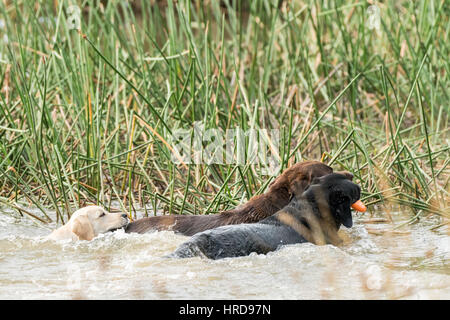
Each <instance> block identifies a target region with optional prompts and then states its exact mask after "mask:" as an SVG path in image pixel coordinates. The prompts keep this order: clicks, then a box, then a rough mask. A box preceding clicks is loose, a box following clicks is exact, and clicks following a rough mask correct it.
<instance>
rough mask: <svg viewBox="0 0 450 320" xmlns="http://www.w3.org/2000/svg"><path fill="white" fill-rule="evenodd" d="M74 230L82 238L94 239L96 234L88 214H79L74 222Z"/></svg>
mask: <svg viewBox="0 0 450 320" xmlns="http://www.w3.org/2000/svg"><path fill="white" fill-rule="evenodd" d="M72 232H73V233H74V234H76V235H77V237H78V239H80V240H92V239H93V238H94V236H95V234H94V229H93V228H92V225H91V222H90V221H89V219H88V217H86V216H79V217H77V218H76V219H75V220H74V221H73V222H72Z"/></svg>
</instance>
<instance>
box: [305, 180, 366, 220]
mask: <svg viewBox="0 0 450 320" xmlns="http://www.w3.org/2000/svg"><path fill="white" fill-rule="evenodd" d="M360 194H361V188H360V187H359V186H358V185H357V184H355V183H353V182H352V181H351V180H350V179H349V177H348V176H346V175H345V174H341V173H332V174H329V175H326V176H323V177H320V178H314V179H313V181H312V182H311V185H310V186H309V187H308V189H307V190H306V191H305V192H304V194H303V196H304V197H306V198H307V199H308V201H312V202H315V203H316V204H317V206H318V208H319V210H320V212H321V214H322V215H323V214H324V213H326V212H328V213H331V216H332V217H333V218H334V221H335V223H336V226H337V228H339V226H340V225H341V224H343V225H344V226H345V227H347V228H350V227H351V226H352V225H353V220H352V213H351V211H350V209H351V206H352V204H354V203H355V202H356V201H358V200H359V197H360Z"/></svg>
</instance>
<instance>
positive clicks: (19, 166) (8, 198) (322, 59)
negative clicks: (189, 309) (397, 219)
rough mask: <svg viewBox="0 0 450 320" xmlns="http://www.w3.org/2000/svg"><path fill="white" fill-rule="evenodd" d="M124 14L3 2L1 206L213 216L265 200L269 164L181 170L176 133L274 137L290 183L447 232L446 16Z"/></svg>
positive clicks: (195, 5) (299, 7)
mask: <svg viewBox="0 0 450 320" xmlns="http://www.w3.org/2000/svg"><path fill="white" fill-rule="evenodd" d="M70 4H76V5H78V7H79V8H80V9H81V13H82V18H81V28H80V30H79V31H78V30H74V29H70V26H71V25H70V19H69V16H70V13H69V14H68V12H67V9H68V6H69V5H70ZM132 4H133V5H127V2H125V1H113V0H111V1H105V2H100V1H94V0H85V1H76V2H75V1H72V3H70V1H36V2H30V1H20V0H16V1H3V2H2V3H1V4H0V19H1V20H0V39H3V40H2V41H0V54H1V57H0V58H1V59H0V74H1V83H0V90H1V98H0V154H1V156H0V202H1V203H2V204H4V205H8V206H11V207H13V208H16V209H17V210H21V209H20V208H26V206H28V205H31V206H35V207H37V208H39V209H40V210H41V211H42V217H37V218H39V219H41V220H43V221H47V220H50V217H49V216H48V215H47V214H46V210H48V208H53V209H54V210H56V211H57V216H58V219H60V220H61V221H65V220H66V219H67V217H68V215H69V214H70V212H71V210H72V209H73V208H77V207H79V206H83V205H85V204H86V203H92V202H94V203H100V204H103V205H105V206H106V207H110V206H111V202H112V201H118V203H119V206H120V207H121V209H122V210H126V211H128V212H129V213H130V216H134V215H135V210H136V207H137V206H145V211H146V213H147V214H153V212H154V211H155V210H158V209H161V208H162V209H163V210H165V211H166V212H167V213H181V214H208V213H212V212H216V211H218V210H221V209H226V208H229V207H232V206H235V205H237V204H239V203H241V202H243V201H245V200H246V199H248V198H250V197H251V196H253V195H255V194H258V193H262V192H264V190H265V188H266V187H267V186H268V184H269V183H270V181H271V179H273V177H270V176H266V175H263V174H261V167H260V166H259V165H252V164H246V165H237V164H224V165H218V164H212V165H207V164H176V163H175V162H174V161H173V160H172V158H171V153H172V146H171V142H170V141H171V140H170V136H171V133H172V132H173V131H174V130H177V129H180V128H184V129H189V130H191V132H192V130H193V129H192V128H193V124H194V122H198V123H200V124H201V125H202V126H203V127H204V128H205V129H209V128H221V129H222V130H226V129H233V128H237V127H240V128H242V129H243V130H249V129H279V130H280V140H281V145H280V161H281V170H282V169H284V168H286V167H289V166H290V165H292V164H293V163H296V162H299V161H303V160H305V159H316V160H319V159H323V161H324V162H326V163H328V164H330V165H332V166H333V167H335V168H336V169H345V170H349V171H351V172H353V173H354V175H355V180H356V181H357V182H358V183H360V184H361V186H362V190H363V199H364V200H365V201H366V202H368V203H370V204H372V205H374V204H385V205H386V204H393V203H395V204H399V205H401V207H402V208H403V209H406V210H410V212H411V220H415V219H417V218H419V217H423V216H426V215H428V214H430V213H431V214H436V215H438V216H443V217H446V218H448V217H449V207H448V199H449V189H448V183H449V181H448V173H449V169H448V164H449V158H450V157H449V154H450V148H449V121H448V114H449V92H448V88H449V85H450V83H449V71H450V70H449V63H448V57H449V49H450V45H449V43H450V41H449V25H450V24H449V15H448V13H449V11H450V10H449V9H450V7H449V4H448V3H447V2H446V1H444V0H441V1H433V0H430V1H425V0H422V1H395V2H394V1H388V2H386V3H379V4H377V5H378V7H379V8H380V18H381V24H380V28H379V29H371V28H370V24H369V21H368V19H369V13H368V12H367V8H368V6H369V3H366V2H363V1H361V2H348V1H269V0H265V1H263V0H258V1H251V2H247V1H242V2H241V1H231V0H230V1H228V0H224V1H205V2H203V1H187V0H180V1H172V0H168V1H163V2H161V3H160V4H159V5H156V4H152V3H151V2H150V1H142V2H138V1H135V2H132ZM147 210H148V211H147ZM21 211H22V212H23V213H28V214H31V213H29V212H27V211H26V209H23V210H21Z"/></svg>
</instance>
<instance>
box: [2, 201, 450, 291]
mask: <svg viewBox="0 0 450 320" xmlns="http://www.w3.org/2000/svg"><path fill="white" fill-rule="evenodd" d="M380 215H381V216H382V213H381V214H380ZM390 215H391V216H392V217H393V219H394V222H393V223H391V222H389V223H388V222H383V223H367V216H362V215H358V214H356V215H354V226H353V227H352V228H351V229H345V228H343V230H341V231H340V235H341V236H342V237H343V238H344V239H345V244H344V245H343V246H341V247H335V246H332V245H326V246H315V245H312V244H308V243H307V244H298V245H289V246H285V247H283V248H282V249H280V250H278V251H276V252H272V253H269V254H267V255H257V254H251V255H250V256H247V257H239V258H227V259H222V260H217V261H212V260H208V259H204V258H200V257H196V258H189V259H171V258H165V257H164V256H165V255H166V254H168V253H171V252H172V251H173V250H175V248H176V247H177V246H178V245H179V244H181V243H182V242H184V241H185V240H186V239H187V237H184V236H181V235H176V234H174V233H173V232H168V231H164V232H154V233H149V234H144V235H138V234H126V233H124V232H123V230H117V231H115V232H111V233H108V234H104V235H100V236H99V237H97V238H95V239H94V240H92V241H90V242H88V241H78V242H69V241H53V240H45V239H44V237H45V236H46V235H47V234H49V233H50V232H51V230H52V229H53V228H55V227H56V225H54V224H53V225H41V224H39V223H37V222H36V221H34V220H31V219H30V218H28V217H21V216H20V215H18V214H17V213H13V212H11V211H8V210H7V209H0V299H450V262H449V261H450V259H449V258H450V236H449V233H448V229H446V228H447V227H448V226H443V227H440V228H437V229H435V230H431V227H432V226H433V225H434V224H433V223H432V222H430V221H421V222H419V223H415V224H412V225H408V226H406V227H402V228H399V229H398V230H397V231H396V232H388V231H389V230H392V227H393V226H394V225H399V224H400V223H402V222H404V221H406V219H408V218H409V217H410V216H409V215H407V214H405V213H401V212H400V213H390Z"/></svg>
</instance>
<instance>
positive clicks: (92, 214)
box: [69, 206, 128, 240]
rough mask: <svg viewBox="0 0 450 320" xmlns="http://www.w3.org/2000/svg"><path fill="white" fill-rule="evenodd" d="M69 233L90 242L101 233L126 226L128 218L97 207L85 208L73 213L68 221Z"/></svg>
mask: <svg viewBox="0 0 450 320" xmlns="http://www.w3.org/2000/svg"><path fill="white" fill-rule="evenodd" d="M69 223H70V225H71V231H72V232H73V233H75V234H76V235H77V236H78V238H79V239H80V240H92V239H93V238H95V237H96V236H98V235H99V234H101V233H105V232H108V231H113V230H116V229H120V228H122V227H124V226H126V225H127V223H128V217H127V215H126V214H123V213H119V212H117V213H116V212H108V211H106V210H105V209H103V208H102V207H99V206H87V207H84V208H81V209H79V210H77V211H75V212H74V213H73V214H72V217H71V218H70V220H69Z"/></svg>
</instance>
